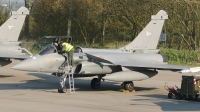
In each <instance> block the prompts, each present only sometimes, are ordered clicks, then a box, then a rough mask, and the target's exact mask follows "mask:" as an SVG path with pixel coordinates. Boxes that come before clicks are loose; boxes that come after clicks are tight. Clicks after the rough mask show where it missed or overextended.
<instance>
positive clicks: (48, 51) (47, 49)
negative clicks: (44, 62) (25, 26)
mask: <svg viewBox="0 0 200 112" xmlns="http://www.w3.org/2000/svg"><path fill="white" fill-rule="evenodd" d="M52 53H57V49H56V47H55V46H54V45H53V44H49V45H47V46H46V47H45V48H44V49H42V50H41V51H40V52H39V55H47V54H52Z"/></svg>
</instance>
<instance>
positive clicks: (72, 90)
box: [67, 64, 75, 93]
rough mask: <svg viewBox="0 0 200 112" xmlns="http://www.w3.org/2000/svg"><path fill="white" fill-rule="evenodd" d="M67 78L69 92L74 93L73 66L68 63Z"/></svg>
mask: <svg viewBox="0 0 200 112" xmlns="http://www.w3.org/2000/svg"><path fill="white" fill-rule="evenodd" d="M67 67H68V68H67V70H68V78H69V89H70V93H75V89H74V74H73V67H72V66H70V65H69V64H68V66H67Z"/></svg>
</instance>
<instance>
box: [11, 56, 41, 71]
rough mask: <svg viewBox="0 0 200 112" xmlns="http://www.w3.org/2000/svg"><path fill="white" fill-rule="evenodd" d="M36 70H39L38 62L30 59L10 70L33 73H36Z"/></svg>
mask: <svg viewBox="0 0 200 112" xmlns="http://www.w3.org/2000/svg"><path fill="white" fill-rule="evenodd" d="M38 68H39V63H38V60H36V59H32V58H30V59H26V60H24V61H22V62H20V63H18V64H16V65H14V66H13V67H11V69H15V70H21V71H33V72H35V71H38Z"/></svg>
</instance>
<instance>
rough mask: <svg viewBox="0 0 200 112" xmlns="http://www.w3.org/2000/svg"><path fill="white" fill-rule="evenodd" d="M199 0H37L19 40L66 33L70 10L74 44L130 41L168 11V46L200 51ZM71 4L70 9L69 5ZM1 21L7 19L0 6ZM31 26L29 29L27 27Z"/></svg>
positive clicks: (166, 24)
mask: <svg viewBox="0 0 200 112" xmlns="http://www.w3.org/2000/svg"><path fill="white" fill-rule="evenodd" d="M199 6H200V1H199V0H35V1H34V3H33V7H32V9H31V10H30V15H29V17H28V18H27V19H28V20H27V21H28V22H26V25H27V24H28V25H27V26H28V27H27V26H26V25H25V26H26V27H24V29H23V31H22V33H21V35H20V39H22V40H23V39H25V40H37V39H38V38H41V37H43V36H47V35H56V36H64V35H67V23H68V17H69V10H71V23H72V24H71V36H72V37H73V44H75V45H83V46H87V47H89V46H94V45H98V46H106V45H107V44H114V45H117V46H120V44H121V43H128V42H131V41H132V40H133V39H134V38H135V37H136V36H137V35H138V33H140V31H141V30H142V29H143V28H144V27H145V26H146V25H147V23H148V22H149V21H150V19H151V15H155V14H156V13H157V12H158V11H159V10H165V11H166V12H167V13H168V15H169V19H168V20H166V21H165V23H164V27H163V31H162V32H164V33H166V34H167V41H166V45H162V44H161V45H160V46H164V47H166V48H173V49H177V50H183V49H185V50H199V47H200V39H199V37H200V17H199V16H200V10H199V9H200V8H199ZM70 7H71V8H70ZM0 16H1V18H0V23H3V22H4V21H5V20H6V19H7V18H6V17H7V14H6V12H5V11H2V9H1V8H0ZM27 28H28V30H27Z"/></svg>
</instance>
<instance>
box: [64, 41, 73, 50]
mask: <svg viewBox="0 0 200 112" xmlns="http://www.w3.org/2000/svg"><path fill="white" fill-rule="evenodd" d="M62 46H65V47H66V49H65V50H66V52H69V51H70V50H71V49H72V48H73V46H72V45H70V44H68V43H66V42H64V43H63V44H62Z"/></svg>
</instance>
